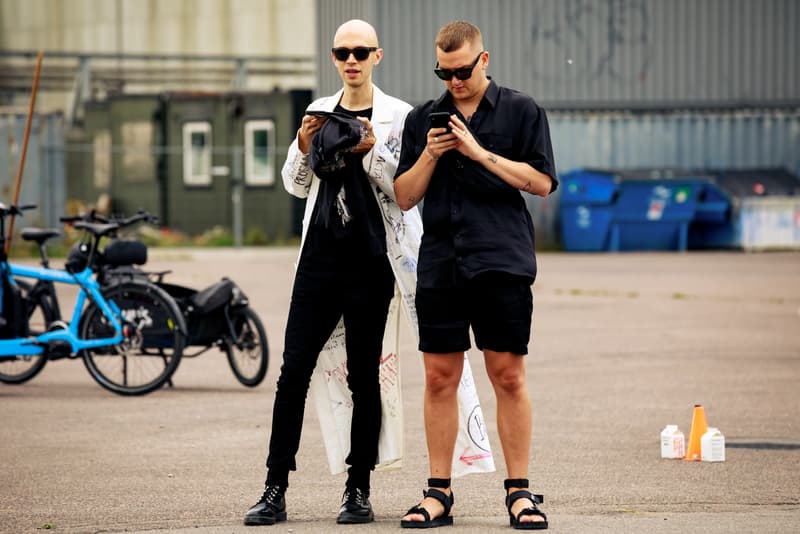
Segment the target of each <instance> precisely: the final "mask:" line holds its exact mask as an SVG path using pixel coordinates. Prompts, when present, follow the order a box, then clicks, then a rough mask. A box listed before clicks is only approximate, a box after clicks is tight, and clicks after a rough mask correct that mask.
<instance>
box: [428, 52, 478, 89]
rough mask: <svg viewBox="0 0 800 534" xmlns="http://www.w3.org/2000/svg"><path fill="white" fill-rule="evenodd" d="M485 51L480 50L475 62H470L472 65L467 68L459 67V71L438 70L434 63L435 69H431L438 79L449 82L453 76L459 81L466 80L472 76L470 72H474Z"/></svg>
mask: <svg viewBox="0 0 800 534" xmlns="http://www.w3.org/2000/svg"><path fill="white" fill-rule="evenodd" d="M484 52H485V50H482V51H481V53H480V54H478V57H476V58H475V61H473V62H472V65H470V66H469V67H461V68H460V69H440V68H439V62H438V61H437V62H436V68H434V69H433V72H434V74H436V76H438V77H439V78H440V79H442V80H444V81H446V82H449V81H450V80H452V79H453V76H455V77H456V78H458V79H459V80H466V79H469V77H470V76H472V71H473V70H475V65H477V64H478V61H479V60H480V59H481V56H482V55H483V53H484Z"/></svg>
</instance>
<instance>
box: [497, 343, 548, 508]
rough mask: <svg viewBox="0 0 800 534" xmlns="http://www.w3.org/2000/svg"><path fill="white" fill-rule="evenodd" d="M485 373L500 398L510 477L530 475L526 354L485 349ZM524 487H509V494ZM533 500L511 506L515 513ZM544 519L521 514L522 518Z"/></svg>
mask: <svg viewBox="0 0 800 534" xmlns="http://www.w3.org/2000/svg"><path fill="white" fill-rule="evenodd" d="M484 360H485V362H486V372H487V374H488V375H489V380H490V381H491V382H492V386H493V387H494V393H495V396H496V397H497V432H498V434H499V435H500V443H501V444H502V446H503V457H504V458H505V460H506V468H507V469H508V478H528V461H529V458H530V447H531V427H532V423H531V421H532V416H531V399H530V396H529V395H528V385H527V383H526V381H525V357H524V356H520V355H519V354H512V353H510V352H494V351H491V350H486V351H484ZM519 489H522V488H510V489H509V491H508V492H509V494H510V493H512V492H514V491H517V490H519ZM532 504H533V503H532V502H531V501H530V500H528V499H519V500H517V501H516V502H515V503H514V505H513V506H512V508H511V513H512V514H514V516H515V517H516V515H517V514H518V513H519V512H520V511H521V510H523V509H525V508H527V507H529V506H531V505H532ZM537 520H538V521H541V520H542V518H541V517H536V516H522V518H521V519H520V521H537Z"/></svg>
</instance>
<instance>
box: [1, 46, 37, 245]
mask: <svg viewBox="0 0 800 534" xmlns="http://www.w3.org/2000/svg"><path fill="white" fill-rule="evenodd" d="M43 57H44V52H42V51H41V50H40V51H39V56H38V57H37V58H36V72H35V73H34V74H33V87H32V88H31V101H30V104H29V105H28V120H27V121H25V136H24V138H23V140H22V152H21V153H20V155H19V169H18V170H17V184H16V188H15V189H14V202H13V205H14V206H16V205H17V202H19V190H20V188H21V187H22V171H23V170H24V169H25V155H26V154H27V152H28V138H29V137H30V135H31V123H32V122H33V110H34V106H35V104H36V89H37V88H38V87H39V73H40V72H41V70H42V58H43ZM13 234H14V214H13V213H12V214H11V219H10V220H9V224H8V238H7V239H6V250H5V252H6V254H8V251H9V249H10V248H11V236H12V235H13Z"/></svg>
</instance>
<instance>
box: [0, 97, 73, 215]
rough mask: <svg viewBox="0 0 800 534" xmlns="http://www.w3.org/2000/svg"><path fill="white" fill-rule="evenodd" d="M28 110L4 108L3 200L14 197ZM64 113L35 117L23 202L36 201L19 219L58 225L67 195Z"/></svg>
mask: <svg viewBox="0 0 800 534" xmlns="http://www.w3.org/2000/svg"><path fill="white" fill-rule="evenodd" d="M26 120H27V114H25V113H22V112H18V111H14V110H10V111H2V110H0V191H1V193H0V202H3V203H5V204H10V203H11V202H13V200H14V193H15V189H16V181H17V174H18V170H19V161H20V157H21V154H22V147H23V141H24V136H25V123H26ZM64 141H65V139H64V117H63V115H62V114H60V113H51V114H36V115H35V116H34V117H33V119H32V121H31V133H30V137H29V139H28V149H27V156H26V158H25V167H24V173H23V175H22V180H21V182H20V183H21V187H20V191H19V203H25V204H36V205H37V206H38V208H39V209H38V210H36V211H33V212H28V213H26V214H25V216H24V217H21V218H19V219H18V222H17V223H15V226H17V227H25V226H32V225H39V226H58V224H59V223H58V216H59V215H60V214H61V213H62V208H63V206H64V205H65V203H66V199H67V187H66V177H65V166H64Z"/></svg>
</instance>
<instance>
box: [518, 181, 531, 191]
mask: <svg viewBox="0 0 800 534" xmlns="http://www.w3.org/2000/svg"><path fill="white" fill-rule="evenodd" d="M520 189H522V190H523V191H530V190H531V181H530V180H528V183H527V184H525V185H523V186H522V187H521V188H520Z"/></svg>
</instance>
